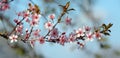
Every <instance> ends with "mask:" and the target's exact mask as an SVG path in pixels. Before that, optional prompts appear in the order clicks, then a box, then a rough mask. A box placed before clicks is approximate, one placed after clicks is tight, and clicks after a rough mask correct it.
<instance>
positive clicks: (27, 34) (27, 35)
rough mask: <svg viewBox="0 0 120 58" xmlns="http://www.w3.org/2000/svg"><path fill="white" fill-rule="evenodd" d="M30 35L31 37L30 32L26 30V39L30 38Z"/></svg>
mask: <svg viewBox="0 0 120 58" xmlns="http://www.w3.org/2000/svg"><path fill="white" fill-rule="evenodd" d="M29 37H30V33H28V32H26V34H25V40H28V39H29Z"/></svg>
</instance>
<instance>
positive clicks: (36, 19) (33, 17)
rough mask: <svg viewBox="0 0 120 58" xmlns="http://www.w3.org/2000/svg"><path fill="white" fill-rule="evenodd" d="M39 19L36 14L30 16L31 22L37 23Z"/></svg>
mask: <svg viewBox="0 0 120 58" xmlns="http://www.w3.org/2000/svg"><path fill="white" fill-rule="evenodd" d="M39 18H40V15H38V14H36V13H35V14H33V15H32V21H35V22H38V21H39Z"/></svg>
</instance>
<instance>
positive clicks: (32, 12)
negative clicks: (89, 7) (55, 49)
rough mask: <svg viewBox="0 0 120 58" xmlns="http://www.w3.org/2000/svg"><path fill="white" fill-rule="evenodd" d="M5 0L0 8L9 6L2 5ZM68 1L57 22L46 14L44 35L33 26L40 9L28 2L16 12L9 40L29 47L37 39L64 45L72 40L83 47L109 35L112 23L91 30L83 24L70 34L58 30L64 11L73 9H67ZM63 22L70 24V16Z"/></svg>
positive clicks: (41, 42)
mask: <svg viewBox="0 0 120 58" xmlns="http://www.w3.org/2000/svg"><path fill="white" fill-rule="evenodd" d="M6 1H7V0H2V1H0V7H1V8H0V9H2V10H5V9H8V8H9V6H8V5H7V6H4V5H5V3H7V2H6ZM69 3H70V2H68V3H67V4H66V5H65V6H63V12H62V14H61V15H60V17H59V18H58V20H57V22H54V21H55V19H56V16H55V14H50V15H48V19H47V22H45V23H44V27H43V28H46V30H48V33H47V34H46V35H45V36H43V35H42V34H40V33H41V31H42V30H41V29H38V28H35V27H36V26H37V25H39V22H40V20H41V16H42V15H41V12H40V9H39V7H38V6H37V5H36V4H31V3H29V4H28V6H29V8H28V9H26V10H24V11H21V12H18V13H17V16H18V18H15V19H14V22H15V24H16V26H15V27H14V29H13V30H12V32H11V33H10V34H9V35H8V38H9V39H10V42H11V43H14V42H18V41H23V42H24V43H26V42H29V44H30V45H31V47H34V44H35V42H36V41H39V43H40V44H44V43H45V42H51V43H58V44H60V45H63V46H64V45H65V43H71V42H72V43H76V44H78V45H79V46H80V47H84V45H85V43H86V42H88V41H93V40H94V39H97V40H100V39H101V37H102V36H103V35H109V33H108V31H110V30H109V28H110V27H111V26H112V24H109V25H108V26H107V25H105V24H103V25H102V27H103V28H102V29H100V30H99V29H98V30H93V29H92V28H91V27H89V26H84V27H83V28H78V29H76V30H74V31H73V32H71V33H70V34H67V32H60V31H59V29H58V28H57V27H56V25H57V24H58V23H60V22H61V18H62V16H63V15H64V14H65V13H67V12H68V11H70V10H74V9H68V7H69ZM21 18H22V19H21ZM64 22H65V24H66V25H67V26H68V25H71V24H72V18H70V17H68V16H67V17H66V18H65V19H64ZM24 24H28V25H29V28H28V26H27V27H26V26H25V25H24ZM100 27H101V26H100ZM24 29H25V30H24Z"/></svg>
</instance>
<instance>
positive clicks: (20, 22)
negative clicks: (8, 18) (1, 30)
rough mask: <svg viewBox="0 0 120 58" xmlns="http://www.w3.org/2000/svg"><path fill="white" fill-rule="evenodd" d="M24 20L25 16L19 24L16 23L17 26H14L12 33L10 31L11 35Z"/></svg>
mask: <svg viewBox="0 0 120 58" xmlns="http://www.w3.org/2000/svg"><path fill="white" fill-rule="evenodd" d="M23 20H24V18H23V19H22V20H20V22H19V23H18V24H16V26H15V27H14V28H13V30H12V31H11V33H10V34H9V35H11V34H12V33H13V32H14V31H15V29H16V28H17V26H18V25H19V24H20V23H21V22H22V21H23Z"/></svg>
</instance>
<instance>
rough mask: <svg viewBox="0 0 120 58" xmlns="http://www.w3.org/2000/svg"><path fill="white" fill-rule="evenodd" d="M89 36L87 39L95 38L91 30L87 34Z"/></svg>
mask: <svg viewBox="0 0 120 58" xmlns="http://www.w3.org/2000/svg"><path fill="white" fill-rule="evenodd" d="M86 36H87V40H90V41H92V40H93V34H92V33H91V32H89V33H88V34H86Z"/></svg>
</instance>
